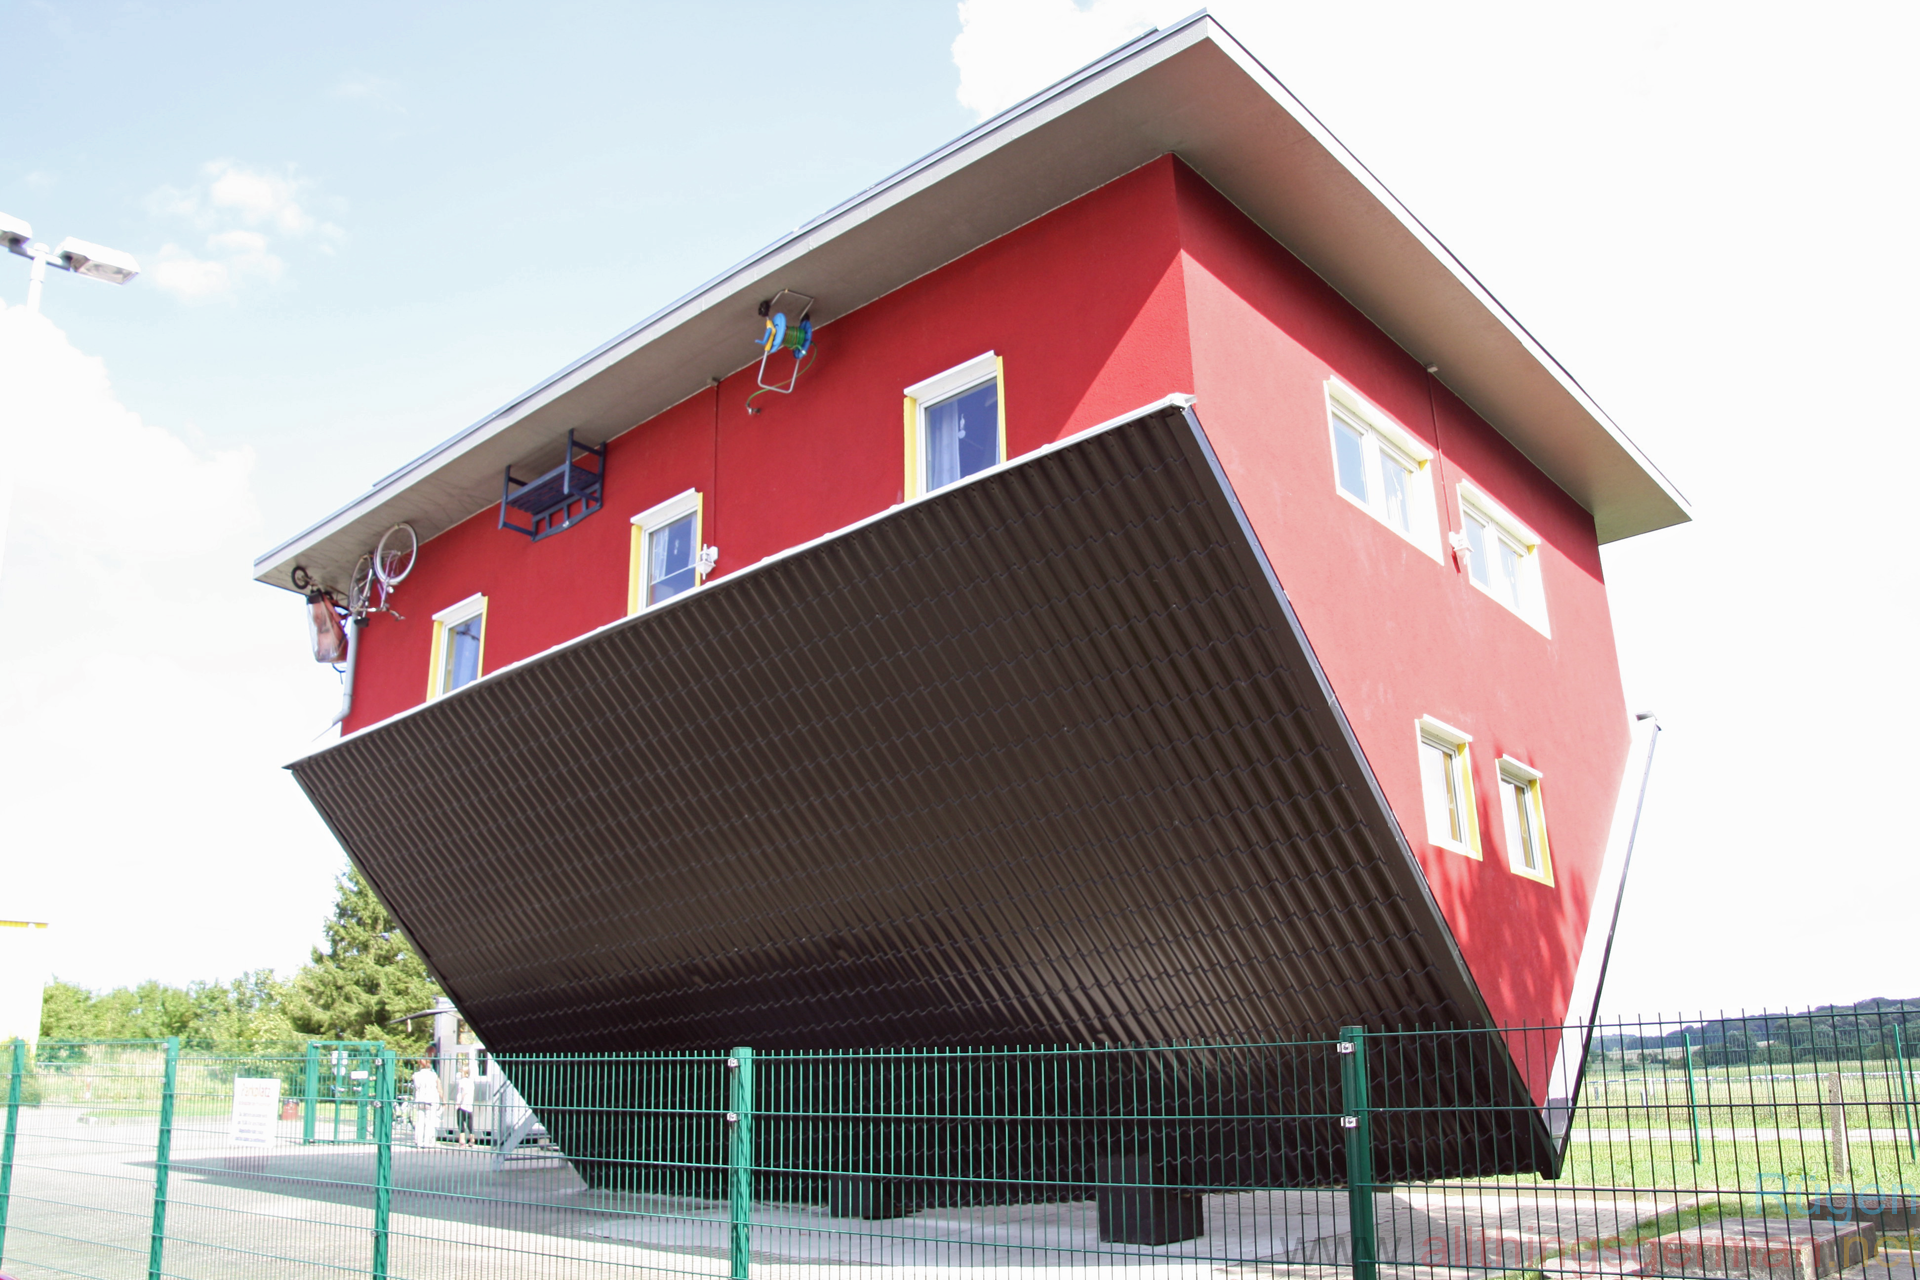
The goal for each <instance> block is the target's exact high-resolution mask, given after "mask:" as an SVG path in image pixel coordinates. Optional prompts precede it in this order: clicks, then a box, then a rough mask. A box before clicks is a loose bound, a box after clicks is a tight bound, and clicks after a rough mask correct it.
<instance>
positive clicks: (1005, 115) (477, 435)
mask: <svg viewBox="0 0 1920 1280" xmlns="http://www.w3.org/2000/svg"><path fill="white" fill-rule="evenodd" d="M1202 23H1205V24H1206V26H1207V27H1210V28H1212V29H1214V30H1218V29H1219V24H1217V23H1214V22H1213V21H1212V20H1211V18H1209V17H1208V15H1207V12H1206V10H1204V9H1202V10H1199V11H1198V12H1196V13H1194V14H1192V15H1190V16H1189V17H1186V18H1183V19H1182V20H1180V21H1179V22H1177V23H1174V24H1173V25H1172V26H1169V27H1164V28H1159V29H1156V30H1154V31H1149V32H1146V33H1144V34H1142V35H1140V36H1138V37H1136V38H1134V39H1133V40H1130V41H1128V42H1127V43H1126V44H1123V45H1121V46H1119V47H1118V48H1116V49H1114V50H1113V51H1112V52H1111V53H1108V54H1106V55H1105V56H1103V57H1101V58H1099V59H1098V60H1096V61H1094V62H1091V63H1089V64H1087V65H1086V66H1084V67H1082V68H1080V70H1078V71H1076V72H1074V73H1073V74H1072V75H1070V76H1066V77H1064V78H1062V79H1060V80H1058V81H1055V82H1054V83H1053V84H1052V85H1049V86H1048V87H1047V88H1045V89H1042V90H1040V91H1039V92H1037V93H1034V94H1031V95H1029V96H1028V97H1025V98H1023V99H1021V100H1020V101H1019V102H1016V103H1015V104H1013V105H1012V106H1010V107H1008V108H1006V109H1005V110H1003V111H1000V112H999V113H997V114H995V115H992V116H989V117H988V118H987V119H985V120H982V121H981V122H980V123H979V124H977V125H975V126H974V127H973V128H972V129H969V130H968V131H967V132H966V133H963V134H961V135H960V136H959V137H957V138H955V139H953V140H951V141H949V142H946V143H943V144H942V145H941V146H939V147H937V148H936V149H934V150H932V151H929V152H927V153H926V154H925V155H923V156H921V157H920V158H919V159H917V160H914V161H912V162H910V163H909V164H907V165H905V166H904V167H902V168H900V169H898V170H895V171H894V172H893V173H891V174H889V175H887V176H886V177H885V178H882V179H881V180H880V181H878V182H875V183H873V184H871V185H870V186H868V187H866V188H864V189H863V190H861V191H860V192H858V193H856V194H855V195H853V196H851V197H849V198H848V199H846V200H843V201H841V202H840V203H839V204H837V205H835V206H833V207H832V208H831V209H828V210H827V211H826V212H825V213H822V214H819V215H818V216H816V217H814V218H812V219H810V220H809V221H807V222H803V223H801V224H800V225H799V226H798V227H796V228H794V229H793V230H792V231H790V232H788V233H787V234H786V235H784V236H782V237H781V238H780V239H778V240H775V241H774V242H773V243H771V244H769V245H767V246H766V247H765V248H763V249H760V250H759V251H757V252H755V253H752V254H749V255H748V256H747V257H745V258H742V259H741V260H740V261H739V262H736V263H734V264H733V265H732V266H731V267H728V268H727V269H726V270H725V271H722V272H721V273H720V274H718V275H716V276H714V277H712V278H711V279H709V280H707V281H706V282H705V283H704V284H701V285H698V286H696V287H695V288H693V289H692V290H689V291H688V292H687V293H684V294H682V295H680V296H679V297H678V298H675V299H674V300H673V301H672V302H669V303H668V304H667V305H666V306H664V307H661V308H660V309H659V310H658V311H655V312H654V313H653V314H652V315H649V316H647V317H646V318H645V319H643V320H641V321H639V322H638V323H636V324H635V325H633V326H632V327H631V328H629V329H627V330H625V331H624V332H622V333H619V334H616V335H615V336H614V337H612V338H610V339H608V340H607V341H606V342H603V343H601V344H600V345H599V346H597V347H595V348H594V349H593V350H591V351H589V352H587V353H586V354H585V355H583V356H581V357H580V358H579V359H577V360H574V361H572V362H571V363H569V364H567V365H565V366H564V367H562V368H560V369H558V370H556V371H555V372H553V373H552V374H550V375H548V376H547V377H546V378H544V379H542V380H541V381H540V382H538V383H535V384H534V385H533V386H531V387H529V388H528V389H527V390H526V391H524V392H522V393H521V394H519V395H518V396H515V397H514V398H513V399H512V400H509V401H508V402H507V403H505V404H503V405H501V406H500V407H499V408H497V409H495V410H494V411H493V412H491V413H489V414H487V415H486V416H484V417H482V418H480V419H479V420H478V421H476V422H474V423H473V424H472V425H470V426H468V427H466V428H464V429H462V430H460V431H458V432H456V433H454V434H453V435H451V436H449V437H447V438H446V439H445V440H442V441H441V442H440V443H439V444H436V445H434V446H433V447H432V448H430V449H428V450H427V451H426V452H425V453H422V454H421V455H419V456H418V457H416V458H414V459H413V460H412V461H411V462H407V463H405V464H403V465H401V466H399V467H396V468H395V469H394V470H392V471H390V472H388V473H387V474H386V475H384V476H382V477H381V478H380V479H378V480H376V481H374V482H373V484H372V486H370V487H369V488H368V490H367V491H366V492H365V493H363V494H361V495H360V496H359V497H358V498H355V499H354V500H353V501H352V502H349V503H348V504H346V505H345V506H343V507H340V508H338V509H337V510H335V511H334V512H333V513H332V514H330V515H328V516H327V517H325V518H324V519H322V520H319V521H317V522H315V523H314V524H313V525H311V526H309V527H308V528H306V529H304V530H302V531H301V532H300V533H297V534H295V535H294V536H293V537H291V538H288V539H286V540H285V541H284V542H282V543H280V545H278V546H276V547H274V548H273V549H272V550H270V551H267V552H265V553H264V554H262V555H260V556H258V557H256V558H255V560H254V562H253V568H254V572H255V573H256V574H258V573H261V572H263V571H265V570H267V569H269V568H271V567H272V566H273V564H274V563H275V562H277V561H278V560H280V559H282V558H283V557H285V556H286V555H287V554H288V553H289V552H291V551H293V550H294V549H295V548H297V547H300V546H302V545H303V544H305V543H308V542H311V541H314V540H315V539H316V538H318V537H322V536H324V535H325V534H326V533H328V532H331V531H332V527H333V526H336V525H338V524H341V523H343V522H344V520H345V518H347V517H350V516H352V515H353V514H354V513H356V512H358V511H360V510H361V509H362V508H364V507H366V506H367V505H369V504H370V503H371V502H373V501H375V500H377V499H379V498H380V497H382V496H383V495H385V494H386V493H387V492H388V491H390V490H392V489H394V488H396V487H399V482H400V481H402V480H404V479H407V478H409V477H412V476H414V475H415V474H417V473H419V472H420V471H422V470H424V469H425V468H426V467H427V466H428V464H430V463H432V462H434V461H435V460H437V459H439V458H441V457H444V456H446V455H447V454H449V453H452V452H455V451H456V450H457V448H458V446H460V445H463V444H467V443H470V442H476V441H477V440H479V439H484V438H485V436H487V435H490V434H492V432H491V431H489V430H488V428H489V427H495V428H497V427H499V426H504V425H506V422H507V421H510V420H511V419H512V418H513V417H517V416H518V415H519V413H520V412H521V411H524V410H529V409H532V408H536V407H538V405H539V404H540V403H541V402H544V401H545V400H546V399H548V398H550V396H551V394H552V393H554V392H557V391H558V390H561V389H562V387H561V384H562V383H564V382H566V381H568V380H569V379H570V378H571V377H572V376H573V375H574V374H577V373H579V372H581V371H582V370H584V369H586V368H587V367H588V366H589V365H592V364H594V363H596V362H597V361H599V360H601V359H602V358H603V357H605V356H607V355H610V354H612V353H614V352H615V351H617V350H619V351H624V350H627V349H630V348H632V347H635V346H640V345H643V341H636V339H642V340H644V339H646V338H650V337H651V336H652V331H655V330H659V329H661V328H663V327H671V326H670V325H666V324H665V323H664V322H666V321H668V320H669V319H675V318H677V317H678V315H679V313H680V312H682V311H685V310H688V309H690V308H694V304H696V303H699V302H701V301H702V300H703V299H705V298H707V297H708V296H710V295H712V294H716V293H720V292H722V291H724V290H725V289H726V288H727V287H728V286H729V285H732V284H735V283H736V282H739V281H740V280H741V277H742V276H745V275H747V274H748V273H749V272H752V271H754V270H756V269H758V268H770V267H773V266H776V265H778V263H777V259H778V258H780V257H781V256H782V254H783V251H785V250H788V249H790V248H793V247H795V246H801V247H803V248H811V247H812V245H811V243H810V241H811V238H812V236H813V233H814V232H816V231H818V230H819V229H820V228H822V227H823V226H825V225H826V224H828V223H830V222H833V221H834V220H836V219H838V218H840V217H842V216H844V215H846V214H849V213H852V212H854V211H856V210H858V209H860V208H862V207H863V206H865V205H867V204H869V203H871V202H872V201H873V200H874V199H875V198H876V197H878V196H880V195H883V194H887V193H892V192H895V191H900V192H901V194H903V195H904V194H910V192H906V191H901V189H902V188H904V187H906V185H907V184H908V183H909V182H910V181H911V180H912V179H913V178H915V177H918V176H920V175H921V174H924V173H926V172H927V171H928V170H929V169H931V168H933V167H934V166H936V165H938V164H939V163H940V162H941V161H943V160H946V159H948V158H950V157H952V156H953V155H955V154H956V153H958V152H960V151H964V150H968V149H970V148H972V147H974V146H976V145H977V144H978V143H980V142H981V141H983V140H985V139H987V138H990V137H992V136H993V135H994V134H997V133H999V132H1001V131H1003V130H1004V129H1006V128H1007V127H1008V126H1009V125H1011V124H1012V123H1014V122H1015V121H1016V120H1017V119H1019V118H1020V117H1023V116H1025V115H1027V114H1029V113H1030V112H1033V111H1036V110H1038V109H1039V108H1041V107H1043V106H1047V105H1050V104H1052V103H1054V102H1055V101H1056V100H1058V99H1059V98H1061V97H1063V96H1064V95H1066V94H1067V93H1069V92H1070V91H1071V90H1073V89H1075V88H1077V87H1079V86H1081V85H1082V84H1084V83H1085V82H1087V81H1089V80H1092V79H1094V78H1095V77H1097V76H1099V75H1101V74H1102V73H1104V72H1106V71H1108V70H1110V69H1111V68H1112V67H1113V66H1114V64H1115V63H1117V62H1119V61H1121V60H1123V59H1125V58H1128V57H1130V56H1131V55H1133V54H1135V53H1137V52H1139V51H1141V50H1142V49H1144V48H1146V47H1148V46H1161V47H1162V49H1163V52H1164V53H1173V52H1176V51H1177V49H1178V48H1180V47H1184V43H1183V44H1181V45H1179V46H1174V45H1172V44H1171V43H1170V40H1169V38H1170V37H1173V36H1176V35H1178V34H1180V33H1181V32H1183V31H1187V30H1190V29H1192V28H1195V27H1199V26H1201V24H1202ZM1229 38H1231V37H1229ZM1186 43H1191V41H1188V42H1186ZM861 220H862V221H864V219H861ZM695 309H704V308H695ZM748 363H751V361H749V362H748Z"/></svg>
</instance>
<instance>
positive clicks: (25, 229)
mask: <svg viewBox="0 0 1920 1280" xmlns="http://www.w3.org/2000/svg"><path fill="white" fill-rule="evenodd" d="M0 244H4V245H6V247H7V251H8V252H9V253H17V254H19V255H20V256H21V257H23V258H31V259H32V260H33V271H32V272H31V274H29V275H28V276H27V310H29V311H34V312H37V311H39V310H40V287H41V286H42V285H44V284H45V283H46V281H47V265H48V264H49V263H51V264H52V265H54V266H56V267H59V268H60V269H61V270H62V271H71V272H73V273H74V274H75V275H77V276H92V277H93V278H94V279H95V280H105V281H106V282H107V283H108V284H125V283H126V282H127V281H129V280H131V279H133V278H134V277H135V276H137V275H139V274H140V264H139V263H137V262H135V261H134V260H133V255H132V254H130V253H122V252H120V250H118V249H109V248H107V247H106V246H105V245H100V244H91V243H89V242H87V241H85V240H76V239H74V238H73V237H72V236H68V237H67V238H66V239H65V240H62V241H61V242H60V244H59V247H58V248H54V249H49V248H47V246H46V245H44V244H41V243H40V242H39V241H37V240H35V239H34V238H33V228H32V227H30V226H28V225H27V224H26V223H25V222H22V221H21V220H20V219H19V218H15V217H11V216H9V215H8V214H4V213H0Z"/></svg>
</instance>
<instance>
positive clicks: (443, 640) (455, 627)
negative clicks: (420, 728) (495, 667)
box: [427, 595, 487, 698]
mask: <svg viewBox="0 0 1920 1280" xmlns="http://www.w3.org/2000/svg"><path fill="white" fill-rule="evenodd" d="M486 641H487V598H486V597H485V596H483V595H476V596H469V597H467V598H466V599H465V600H462V601H461V602H460V603H459V604H456V605H454V606H453V607H452V608H450V609H442V610H441V611H440V612H439V613H436V614H434V615H433V658H432V669H431V670H430V671H429V672H428V673H427V697H428V698H437V697H439V696H440V695H442V694H446V693H452V692H453V691H454V690H455V689H458V688H461V687H462V686H464V685H469V684H472V683H473V682H474V681H475V680H478V679H479V678H480V674H481V671H482V668H483V664H484V662H485V659H486Z"/></svg>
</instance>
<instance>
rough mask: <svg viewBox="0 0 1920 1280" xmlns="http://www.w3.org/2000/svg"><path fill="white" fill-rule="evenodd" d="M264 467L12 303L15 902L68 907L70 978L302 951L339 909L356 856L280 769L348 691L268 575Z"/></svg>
mask: <svg viewBox="0 0 1920 1280" xmlns="http://www.w3.org/2000/svg"><path fill="white" fill-rule="evenodd" d="M76 457H84V459H85V461H84V464H83V469H82V470H81V471H79V472H76V471H75V470H74V469H73V464H72V460H73V459H74V458H76ZM252 465H253V460H252V457H251V455H250V454H249V453H248V452H246V451H243V450H229V451H215V452H205V451H202V450H197V449H195V448H193V447H191V446H189V445H188V444H187V443H186V442H185V441H183V440H182V439H180V438H179V437H178V436H176V435H175V434H173V433H172V432H169V431H166V430H164V429H162V428H160V427H158V426H155V425H153V424H151V423H148V422H145V421H143V420H142V419H141V418H140V416H139V415H138V414H135V413H133V412H131V411H130V410H128V409H127V408H126V407H125V406H124V405H122V404H121V403H120V402H119V401H118V399H117V398H116V397H115V395H114V392H113V388H112V386H111V384H110V383H109V381H108V378H107V371H106V368H105V366H104V364H103V363H102V362H101V361H100V360H98V359H96V358H92V357H88V356H86V355H84V354H82V353H81V352H79V351H77V350H75V349H74V347H73V346H72V344H71V343H69V342H68V341H67V338H66V335H65V334H63V333H62V332H61V331H60V330H59V329H57V328H56V327H55V326H54V325H53V324H52V323H51V322H50V321H48V320H47V319H46V318H45V317H43V316H37V315H29V314H28V313H27V311H26V308H25V307H21V306H14V307H0V467H8V468H11V469H12V474H11V476H9V475H7V474H5V473H0V495H3V494H6V493H8V492H9V491H11V495H12V501H11V504H10V505H11V513H10V516H8V515H6V514H5V513H4V510H3V509H4V508H5V507H6V506H7V505H8V504H7V503H5V502H4V501H0V518H3V519H5V520H6V523H5V524H4V525H0V539H4V543H3V544H0V547H3V549H4V559H0V723H4V724H5V725H6V732H5V733H4V734H0V812H4V813H5V814H6V815H7V836H6V844H7V848H8V850H9V852H10V853H12V854H13V855H14V856H12V857H9V858H7V859H6V865H7V876H8V882H7V896H8V899H9V904H10V905H9V910H10V913H12V914H24V915H25V916H27V917H28V918H32V919H40V920H49V921H51V922H52V925H53V927H52V929H51V930H50V943H51V945H52V948H53V964H54V967H55V968H56V970H57V971H58V972H60V973H61V974H62V975H63V976H68V977H71V978H74V979H76V980H78V981H82V982H86V983H88V984H92V985H99V984H105V983H120V982H127V981H133V980H138V979H140V978H143V977H147V976H154V977H164V978H167V979H169V980H174V981H181V980H185V979H187V978H192V977H213V976H216V975H217V974H220V973H222V972H224V971H230V970H232V969H234V968H236V967H237V966H236V965H235V963H234V962H233V959H232V957H234V956H235V955H250V956H256V957H258V959H257V960H255V961H253V962H252V963H268V964H274V965H279V966H291V965H294V964H296V963H298V962H299V961H300V960H301V959H302V958H303V956H302V950H303V947H304V945H305V943H306V942H307V937H306V936H305V934H306V928H305V926H304V925H303V926H301V927H296V928H293V929H289V927H288V926H289V922H290V921H291V920H294V919H303V920H304V919H311V920H314V921H317V920H319V919H320V918H321V917H322V915H323V914H324V912H325V910H326V901H325V899H326V896H327V892H326V888H325V885H326V880H327V875H326V873H327V871H328V870H329V869H331V868H332V867H334V866H335V865H337V864H338V862H339V860H340V855H339V853H338V850H337V848H336V847H334V845H333V843H332V841H331V840H330V839H329V838H327V837H326V836H325V835H324V833H323V832H322V831H321V830H320V828H319V827H318V824H317V822H316V820H315V819H314V818H313V816H312V814H311V812H310V810H309V809H308V806H307V805H306V803H305V802H304V801H303V800H301V799H300V798H299V796H298V793H297V789H296V788H294V787H293V786H291V785H290V784H289V783H288V782H287V781H286V780H285V779H284V777H283V776H280V773H279V770H278V767H277V766H278V765H279V763H280V762H281V761H283V760H285V759H286V758H288V757H290V756H291V755H293V754H295V753H297V752H298V751H300V750H301V749H302V748H303V746H304V744H305V741H306V739H307V738H308V737H309V736H310V735H311V734H313V733H314V732H316V731H317V730H318V729H319V728H320V727H321V726H323V725H324V724H325V723H326V721H327V719H328V717H329V715H330V714H331V707H332V705H333V703H334V701H335V700H336V699H337V697H338V693H337V688H338V686H337V683H336V682H335V678H334V677H333V675H332V673H331V672H329V671H327V670H326V669H325V668H321V667H316V666H314V664H312V663H304V662H302V661H301V655H302V654H303V652H304V650H305V647H306V640H305V635H304V632H303V629H302V620H301V616H300V601H299V600H298V598H297V597H294V596H291V595H287V594H285V593H280V592H271V591H268V590H267V589H266V588H263V587H260V586H258V585H256V584H254V583H252V582H251V581H250V580H249V576H250V575H249V573H248V552H249V551H250V550H251V549H252V548H253V547H254V546H256V545H258V544H259V543H260V541H261V539H262V521H261V517H260V512H259V511H258V509H257V504H256V502H255V499H254V494H253V486H252V479H251V471H252ZM293 904H297V905H293ZM214 922H217V927H209V926H210V925H213V924H214Z"/></svg>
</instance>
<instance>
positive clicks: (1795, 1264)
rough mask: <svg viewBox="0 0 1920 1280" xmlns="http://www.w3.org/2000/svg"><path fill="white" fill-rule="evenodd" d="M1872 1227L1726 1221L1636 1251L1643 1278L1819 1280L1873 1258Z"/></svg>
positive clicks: (1876, 1241) (1794, 1220)
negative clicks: (1667, 1276) (1695, 1276)
mask: <svg viewBox="0 0 1920 1280" xmlns="http://www.w3.org/2000/svg"><path fill="white" fill-rule="evenodd" d="M1879 1252H1880V1242H1879V1236H1878V1234H1877V1233H1876V1232H1875V1230H1874V1227H1873V1224H1872V1223H1863V1222H1814V1221H1809V1220H1807V1219H1804V1218H1765V1219H1762V1218H1727V1219H1723V1220H1722V1221H1720V1222H1715V1223H1710V1224H1709V1223H1702V1224H1701V1225H1699V1226H1697V1227H1688V1228H1687V1229H1686V1230H1684V1231H1676V1232H1674V1233H1672V1234H1671V1235H1664V1236H1660V1237H1658V1238H1656V1239H1653V1240H1648V1241H1645V1242H1643V1243H1642V1244H1641V1245H1640V1271H1641V1273H1642V1274H1649V1275H1651V1274H1662V1275H1715V1276H1734V1277H1739V1278H1740V1280H1819V1277H1821V1276H1830V1275H1834V1274H1836V1273H1837V1272H1840V1271H1842V1270H1844V1269H1846V1268H1847V1267H1855V1266H1859V1265H1860V1264H1861V1263H1863V1262H1866V1261H1868V1260H1869V1259H1871V1258H1873V1257H1875V1256H1877V1255H1878V1254H1879Z"/></svg>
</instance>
